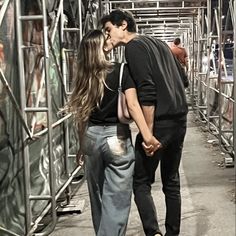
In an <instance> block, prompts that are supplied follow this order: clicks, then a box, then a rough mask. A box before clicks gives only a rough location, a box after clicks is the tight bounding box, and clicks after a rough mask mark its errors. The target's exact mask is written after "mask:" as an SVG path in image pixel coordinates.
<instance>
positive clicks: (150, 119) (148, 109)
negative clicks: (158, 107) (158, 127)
mask: <svg viewBox="0 0 236 236" xmlns="http://www.w3.org/2000/svg"><path fill="white" fill-rule="evenodd" d="M142 110H143V115H144V118H145V120H146V123H147V126H148V128H149V129H150V131H151V133H153V126H154V113H155V106H144V105H142Z"/></svg>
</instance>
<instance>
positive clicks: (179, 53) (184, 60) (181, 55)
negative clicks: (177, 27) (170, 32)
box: [171, 38, 188, 72]
mask: <svg viewBox="0 0 236 236" xmlns="http://www.w3.org/2000/svg"><path fill="white" fill-rule="evenodd" d="M171 51H172V52H173V54H174V55H175V56H176V58H177V59H178V61H179V62H180V64H181V65H182V66H183V67H184V68H185V71H186V72H188V54H187V51H186V49H185V48H184V47H181V41H180V38H176V39H175V40H174V42H173V44H172V46H171Z"/></svg>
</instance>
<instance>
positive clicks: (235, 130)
mask: <svg viewBox="0 0 236 236" xmlns="http://www.w3.org/2000/svg"><path fill="white" fill-rule="evenodd" d="M235 11H236V0H234V9H233V12H234V14H233V15H234V22H236V14H235ZM235 43H236V26H235V24H234V67H233V78H234V118H233V148H234V162H235V152H236V47H235Z"/></svg>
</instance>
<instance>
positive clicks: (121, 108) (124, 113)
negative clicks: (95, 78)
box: [117, 63, 133, 124]
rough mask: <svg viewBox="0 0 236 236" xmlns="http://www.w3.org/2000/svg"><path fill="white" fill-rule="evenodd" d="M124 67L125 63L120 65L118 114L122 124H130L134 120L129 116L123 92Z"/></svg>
mask: <svg viewBox="0 0 236 236" xmlns="http://www.w3.org/2000/svg"><path fill="white" fill-rule="evenodd" d="M124 65H125V63H121V65H120V75H119V87H118V106H117V114H118V119H119V121H120V123H123V124H130V123H131V122H132V121H133V120H132V118H131V117H130V114H129V110H128V106H127V103H126V97H125V94H124V93H123V92H122V78H123V71H124Z"/></svg>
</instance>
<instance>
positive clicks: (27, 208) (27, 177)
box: [15, 0, 32, 233]
mask: <svg viewBox="0 0 236 236" xmlns="http://www.w3.org/2000/svg"><path fill="white" fill-rule="evenodd" d="M15 3H16V25H17V26H16V30H17V48H18V53H17V54H18V70H19V83H20V91H21V93H20V101H21V110H22V111H23V113H22V115H23V118H24V120H25V121H27V117H26V113H25V112H24V109H25V107H26V94H25V91H26V90H25V71H24V54H23V51H22V45H23V39H22V22H21V19H20V17H21V0H16V2H15ZM26 138H27V134H26V132H25V130H24V129H23V128H22V152H21V154H22V158H23V167H24V188H25V189H24V190H25V191H24V198H25V199H24V200H25V232H26V233H28V232H29V230H30V227H31V222H32V212H31V207H30V206H31V204H30V199H29V196H30V164H29V147H28V146H27V145H26V144H25V142H24V141H25V140H26Z"/></svg>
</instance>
